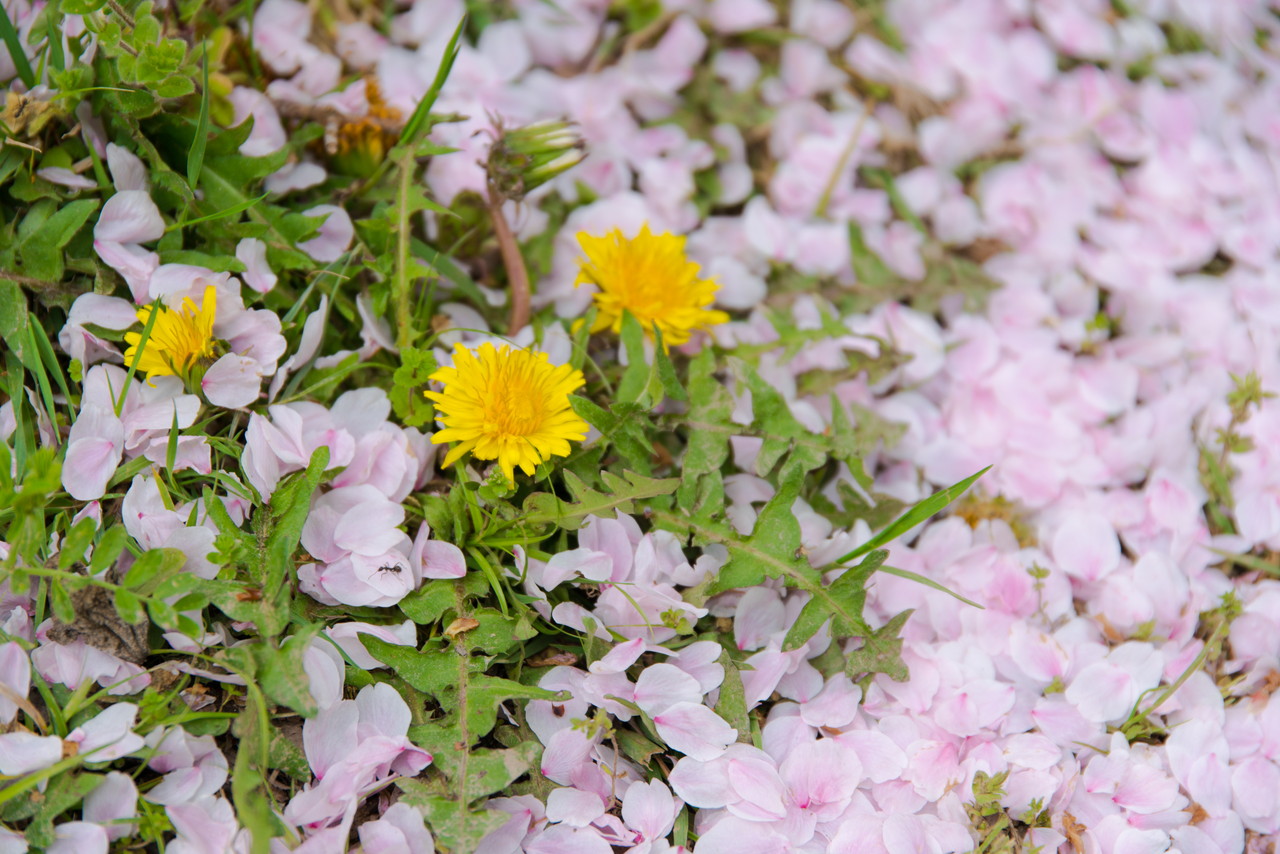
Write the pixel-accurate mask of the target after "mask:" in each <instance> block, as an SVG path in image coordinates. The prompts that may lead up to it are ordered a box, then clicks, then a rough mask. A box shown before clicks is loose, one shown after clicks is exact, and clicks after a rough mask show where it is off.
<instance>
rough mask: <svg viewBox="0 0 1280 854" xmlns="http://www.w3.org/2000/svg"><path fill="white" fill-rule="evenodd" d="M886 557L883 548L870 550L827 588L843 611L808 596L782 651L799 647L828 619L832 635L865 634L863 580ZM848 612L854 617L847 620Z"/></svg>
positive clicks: (865, 587)
mask: <svg viewBox="0 0 1280 854" xmlns="http://www.w3.org/2000/svg"><path fill="white" fill-rule="evenodd" d="M888 556H889V553H888V552H887V551H884V550H883V549H880V550H877V551H873V552H871V553H870V554H868V555H867V556H866V558H865V559H864V560H863V561H862V563H860V564H858V565H857V566H855V567H850V568H849V569H847V570H845V572H844V574H843V575H841V576H840V577H839V578H838V579H836V581H835V583H833V584H831V585H830V587H829V588H828V590H829V591H830V595H831V598H832V599H834V600H836V601H839V602H841V603H843V604H844V607H845V610H844V612H843V614H833V613H831V612H830V611H828V610H827V608H826V604H827V600H825V599H819V598H817V597H814V598H811V599H810V600H809V601H808V602H806V603H805V605H804V607H803V608H801V609H800V613H799V615H798V616H797V617H796V620H795V622H794V623H792V625H791V629H790V630H789V631H788V632H787V636H786V639H785V640H784V641H783V643H782V648H783V649H784V650H788V651H789V650H793V649H799V648H800V647H801V646H803V645H804V643H805V642H806V641H808V640H809V638H811V637H813V636H814V635H815V634H817V632H818V630H819V629H821V628H822V626H823V625H824V624H825V623H827V621H828V620H830V621H831V636H832V637H833V638H846V637H850V636H852V635H865V634H866V633H867V631H868V627H867V625H866V623H864V622H863V621H862V619H861V617H862V609H863V605H864V604H865V603H866V599H867V580H868V579H869V578H870V577H871V575H872V573H874V572H875V571H876V570H877V569H879V568H880V567H881V565H882V564H883V563H884V560H885V558H886V557H888ZM849 614H856V615H857V616H858V619H857V620H856V621H854V622H850V621H849V619H848V615H849Z"/></svg>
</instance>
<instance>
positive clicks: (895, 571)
mask: <svg viewBox="0 0 1280 854" xmlns="http://www.w3.org/2000/svg"><path fill="white" fill-rule="evenodd" d="M876 572H883V573H885V574H886V575H896V576H898V577H899V578H906V579H908V580H910V581H914V582H916V583H917V584H923V585H924V586H925V587H932V588H933V589H934V590H938V591H941V592H942V593H945V594H947V595H948V596H951V597H953V598H955V599H959V600H960V601H961V602H963V603H964V604H966V605H972V606H973V607H975V608H977V609H978V610H980V611H985V610H986V608H984V607H982V606H981V605H979V604H978V603H977V602H975V601H973V600H972V599H966V598H964V597H963V596H961V595H960V594H959V593H957V592H955V591H954V590H952V589H951V588H949V587H947V586H946V585H943V584H939V583H938V582H936V581H934V580H933V579H932V578H928V577H926V576H923V575H920V574H919V573H918V572H912V571H911V570H909V569H899V568H898V567H896V566H882V567H880V568H879V569H877V570H876Z"/></svg>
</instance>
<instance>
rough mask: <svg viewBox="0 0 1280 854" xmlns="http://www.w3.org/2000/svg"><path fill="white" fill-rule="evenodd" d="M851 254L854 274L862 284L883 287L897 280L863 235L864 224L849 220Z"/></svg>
mask: <svg viewBox="0 0 1280 854" xmlns="http://www.w3.org/2000/svg"><path fill="white" fill-rule="evenodd" d="M849 254H850V261H851V263H852V265H853V274H854V275H855V276H857V278H858V282H859V283H860V284H863V285H866V286H867V287H871V288H883V287H886V286H888V285H890V284H892V283H893V282H895V281H896V280H897V278H898V277H897V276H896V275H895V274H894V272H893V271H892V270H890V269H889V267H888V265H887V264H885V263H884V261H882V260H880V256H879V255H876V254H875V253H874V252H872V251H871V249H870V247H868V246H867V241H866V239H865V238H864V237H863V236H862V226H860V225H858V223H856V222H854V221H853V220H850V221H849Z"/></svg>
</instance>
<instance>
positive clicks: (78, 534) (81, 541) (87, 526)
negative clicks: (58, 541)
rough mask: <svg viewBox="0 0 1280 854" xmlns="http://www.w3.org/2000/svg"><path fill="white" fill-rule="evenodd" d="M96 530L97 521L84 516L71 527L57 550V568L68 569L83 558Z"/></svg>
mask: <svg viewBox="0 0 1280 854" xmlns="http://www.w3.org/2000/svg"><path fill="white" fill-rule="evenodd" d="M97 532H98V523H97V522H96V521H94V520H93V519H91V518H88V517H86V518H84V519H81V520H80V521H79V522H77V523H76V524H75V525H73V526H72V527H71V530H70V531H68V532H67V536H66V539H64V540H63V541H62V548H60V549H59V550H58V569H61V570H63V571H65V570H68V569H70V568H71V567H72V566H73V565H74V564H77V563H79V562H80V561H81V560H83V559H84V553H85V551H87V550H88V548H89V545H90V543H92V542H93V535H94V534H96V533H97Z"/></svg>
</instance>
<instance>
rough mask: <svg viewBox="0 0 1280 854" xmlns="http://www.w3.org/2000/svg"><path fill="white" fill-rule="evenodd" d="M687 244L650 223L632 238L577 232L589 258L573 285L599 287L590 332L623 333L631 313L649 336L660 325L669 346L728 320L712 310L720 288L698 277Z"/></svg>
mask: <svg viewBox="0 0 1280 854" xmlns="http://www.w3.org/2000/svg"><path fill="white" fill-rule="evenodd" d="M684 242H685V239H684V238H683V237H681V236H678V235H675V234H654V233H653V232H651V231H649V226H647V225H646V226H644V227H643V228H642V229H640V234H638V235H637V236H636V237H635V238H633V239H631V240H628V239H626V238H625V237H623V236H622V231H621V230H620V229H616V228H615V229H614V230H613V231H611V232H609V233H608V234H606V235H605V236H603V237H595V236H593V235H590V234H587V233H585V232H583V233H582V234H579V235H578V243H579V244H581V246H582V251H583V252H584V253H585V254H586V256H587V257H586V258H585V259H584V260H582V261H581V264H582V267H581V270H580V271H579V273H578V280H577V282H576V283H575V285H581V284H584V283H590V284H593V285H595V286H596V287H597V288H599V289H600V291H599V293H597V294H596V295H595V303H596V308H597V310H598V314H597V315H596V322H595V325H594V326H593V327H592V328H591V331H592V332H599V331H600V330H602V329H612V330H613V331H614V332H621V331H622V313H623V312H624V311H629V312H631V314H632V315H633V316H634V317H635V318H636V320H638V321H640V325H641V326H643V327H644V330H645V332H648V333H649V334H651V335H652V331H651V330H652V329H653V326H654V324H657V326H658V329H659V330H661V331H662V340H663V342H664V343H665V344H668V345H679V344H684V343H685V342H687V341H688V340H689V336H690V335H691V334H692V333H694V332H695V331H697V330H700V329H706V328H708V327H710V326H714V325H716V324H717V323H724V322H725V321H727V320H728V319H729V315H727V314H725V313H724V312H723V311H716V310H714V309H711V308H708V306H710V305H711V303H712V302H714V301H715V298H716V291H718V290H719V289H720V285H719V284H718V283H717V282H716V281H715V280H714V279H703V278H700V277H699V276H698V270H699V267H698V265H697V264H696V263H694V262H693V261H690V260H689V259H688V257H686V256H685V254H684Z"/></svg>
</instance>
